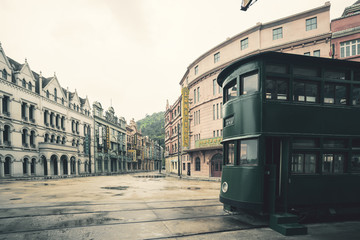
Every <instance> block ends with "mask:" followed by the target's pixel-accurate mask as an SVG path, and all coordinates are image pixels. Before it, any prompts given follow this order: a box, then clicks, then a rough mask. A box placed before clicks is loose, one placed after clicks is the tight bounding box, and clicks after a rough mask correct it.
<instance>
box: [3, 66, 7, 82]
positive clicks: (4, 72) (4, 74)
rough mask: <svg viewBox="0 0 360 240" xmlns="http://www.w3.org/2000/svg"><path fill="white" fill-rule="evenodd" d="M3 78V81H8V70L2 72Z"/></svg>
mask: <svg viewBox="0 0 360 240" xmlns="http://www.w3.org/2000/svg"><path fill="white" fill-rule="evenodd" d="M2 78H3V79H5V80H6V79H7V72H6V69H4V70H2Z"/></svg>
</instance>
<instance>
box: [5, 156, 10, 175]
mask: <svg viewBox="0 0 360 240" xmlns="http://www.w3.org/2000/svg"><path fill="white" fill-rule="evenodd" d="M4 174H5V175H10V174H11V158H10V157H6V158H5V163H4Z"/></svg>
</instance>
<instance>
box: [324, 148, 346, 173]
mask: <svg viewBox="0 0 360 240" xmlns="http://www.w3.org/2000/svg"><path fill="white" fill-rule="evenodd" d="M344 162H345V156H344V154H332V153H330V154H328V153H327V154H323V162H322V172H323V173H329V174H330V173H343V172H344Z"/></svg>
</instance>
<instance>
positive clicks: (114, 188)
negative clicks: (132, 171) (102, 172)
mask: <svg viewBox="0 0 360 240" xmlns="http://www.w3.org/2000/svg"><path fill="white" fill-rule="evenodd" d="M128 188H129V186H118V187H102V189H111V190H120V191H121V190H126V189H128Z"/></svg>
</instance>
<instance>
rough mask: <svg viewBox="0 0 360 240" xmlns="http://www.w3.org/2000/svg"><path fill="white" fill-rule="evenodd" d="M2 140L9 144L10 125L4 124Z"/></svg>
mask: <svg viewBox="0 0 360 240" xmlns="http://www.w3.org/2000/svg"><path fill="white" fill-rule="evenodd" d="M3 141H4V144H5V145H7V146H11V142H10V126H9V125H5V126H4V133H3Z"/></svg>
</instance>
